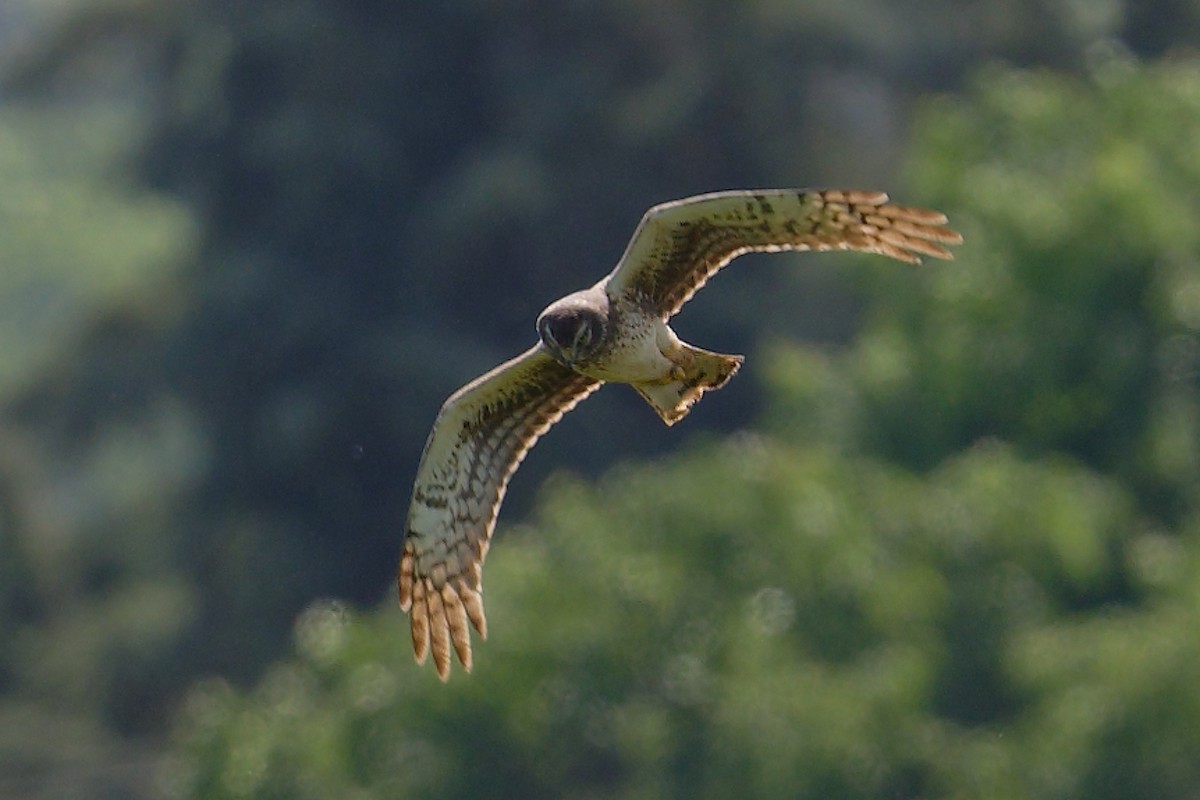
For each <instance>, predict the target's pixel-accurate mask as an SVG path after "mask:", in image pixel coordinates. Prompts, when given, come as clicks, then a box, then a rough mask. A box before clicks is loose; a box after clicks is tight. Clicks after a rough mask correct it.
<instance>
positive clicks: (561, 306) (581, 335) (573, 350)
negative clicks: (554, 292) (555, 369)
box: [537, 298, 605, 367]
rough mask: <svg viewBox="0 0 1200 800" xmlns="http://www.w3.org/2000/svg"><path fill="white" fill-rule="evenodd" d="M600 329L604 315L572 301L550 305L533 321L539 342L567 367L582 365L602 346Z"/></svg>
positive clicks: (581, 303)
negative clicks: (535, 323) (535, 321)
mask: <svg viewBox="0 0 1200 800" xmlns="http://www.w3.org/2000/svg"><path fill="white" fill-rule="evenodd" d="M567 300H570V301H572V302H566V301H567ZM604 330H605V316H604V314H603V313H601V311H600V310H599V309H597V308H595V307H593V306H591V305H589V304H587V303H583V302H579V301H576V300H574V299H573V298H565V299H564V300H560V301H559V302H557V303H553V304H552V305H550V306H549V307H548V308H547V309H546V310H545V311H543V312H542V313H541V314H540V315H538V319H537V332H538V336H540V337H541V339H542V343H543V344H544V345H546V349H547V350H549V351H550V354H551V355H553V356H554V357H555V358H556V359H558V360H559V361H560V362H562V363H563V364H565V365H566V366H568V367H575V366H578V365H580V364H583V363H586V362H587V361H588V360H589V359H590V358H591V357H592V355H594V354H595V353H596V351H597V350H599V348H600V346H601V345H602V344H603V343H604Z"/></svg>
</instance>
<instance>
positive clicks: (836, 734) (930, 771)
mask: <svg viewBox="0 0 1200 800" xmlns="http://www.w3.org/2000/svg"><path fill="white" fill-rule="evenodd" d="M1095 70H1096V71H1095V73H1094V74H1093V75H1092V76H1090V77H1087V78H1062V77H1059V76H1055V75H1051V74H1046V73H1038V72H1014V71H999V70H995V71H992V72H990V73H988V74H986V75H985V76H983V77H982V78H980V79H979V81H978V82H977V84H976V86H975V88H974V90H973V91H972V92H971V94H970V96H969V97H968V98H967V99H949V98H948V99H945V100H943V101H939V102H937V103H933V104H931V105H930V106H929V107H928V108H927V109H926V110H925V111H924V112H923V115H922V119H921V123H920V125H919V126H918V130H919V131H920V132H921V135H922V137H923V139H924V141H926V142H927V144H925V145H923V146H922V147H921V148H919V157H918V158H916V159H915V160H914V161H913V162H912V164H911V170H910V175H911V181H912V183H913V184H914V185H916V186H918V187H919V192H918V193H919V196H920V198H921V200H922V202H929V203H931V204H933V205H936V206H938V207H944V208H947V209H948V210H950V211H951V212H952V214H953V218H954V220H955V223H956V224H960V225H961V226H962V227H963V229H964V233H965V234H966V236H967V244H966V246H965V247H964V248H963V249H962V250H961V251H960V252H959V261H957V262H955V263H954V264H947V265H941V264H939V265H936V266H933V267H925V268H921V269H918V270H908V269H897V268H896V267H895V266H892V265H886V266H878V267H876V268H874V269H872V270H871V272H870V278H869V279H868V280H867V284H868V285H869V286H870V287H871V290H870V293H869V294H870V297H872V298H875V299H874V301H873V302H872V304H871V306H870V308H869V309H868V311H867V318H868V325H867V327H866V329H865V331H864V333H863V335H862V336H861V337H859V338H858V339H857V340H856V341H855V342H854V343H853V344H852V345H851V346H849V347H847V348H845V349H844V350H839V351H834V352H830V351H824V352H823V351H818V350H813V349H808V348H801V347H798V346H796V345H783V344H781V345H778V346H775V347H772V348H765V349H764V350H765V352H763V353H760V356H761V357H759V358H757V359H754V360H752V361H751V362H750V366H749V367H748V369H750V371H751V373H753V367H754V364H758V365H759V368H760V369H764V371H766V372H767V373H768V376H769V379H768V385H769V394H770V397H771V398H772V399H771V402H770V403H769V405H768V413H767V414H766V417H765V420H764V425H763V429H762V431H761V432H760V433H743V434H739V435H734V436H730V437H726V438H723V439H720V440H717V441H709V442H708V443H705V444H701V445H699V446H694V447H692V448H690V449H689V451H688V452H686V453H683V454H678V455H674V456H668V457H663V458H661V459H658V460H656V461H653V462H650V463H646V464H643V465H640V466H626V467H622V468H620V469H617V470H615V471H613V472H611V473H610V474H608V475H607V476H606V477H604V478H603V479H602V480H600V481H598V482H596V483H595V484H589V483H587V482H585V481H582V480H579V479H566V478H562V479H559V480H556V481H553V482H551V484H550V485H548V487H547V488H546V491H545V493H544V495H543V498H542V502H541V504H540V506H539V513H538V515H537V518H536V522H535V524H534V525H532V526H528V527H515V528H514V527H510V528H509V529H508V531H507V535H503V536H502V538H501V541H500V543H499V545H498V546H497V547H496V548H495V549H494V550H493V551H492V554H491V556H490V560H489V563H488V570H487V583H488V602H489V606H490V609H491V613H490V615H489V616H490V622H491V625H490V628H491V632H492V635H493V638H492V640H490V641H489V642H487V643H486V644H484V645H481V646H480V647H479V649H478V652H477V659H476V672H475V674H474V675H472V676H470V677H466V676H462V675H458V676H456V677H455V678H454V680H452V682H451V683H450V684H449V685H448V686H441V685H439V684H438V683H437V681H436V679H435V678H434V677H433V675H432V673H431V671H430V670H429V669H428V668H426V669H424V670H418V669H417V668H415V667H412V666H411V665H407V664H406V661H407V659H408V654H407V643H406V642H404V641H403V637H402V636H398V635H397V628H398V627H399V626H402V624H403V622H402V620H401V619H400V618H399V615H398V614H397V613H396V612H395V611H394V610H391V609H389V610H387V611H385V612H383V613H380V614H376V615H369V616H368V615H356V614H353V613H350V612H348V611H347V610H346V609H345V608H343V607H341V606H339V605H337V604H323V605H318V606H315V607H313V608H312V610H310V611H309V612H308V613H307V614H305V615H304V616H303V617H301V619H300V621H299V622H298V624H297V626H296V646H297V654H296V656H295V657H294V658H293V659H291V660H289V661H287V662H284V663H282V664H280V665H278V666H277V667H276V668H274V669H273V670H272V671H271V673H270V674H269V675H268V676H267V677H266V679H265V680H264V681H263V682H262V683H261V684H260V685H259V686H258V687H257V688H256V689H255V690H254V691H252V692H249V693H241V692H238V691H236V690H233V689H231V688H230V687H229V686H228V685H227V684H225V683H223V682H214V683H211V684H208V685H206V686H204V687H202V688H200V689H198V690H197V691H196V692H195V693H194V695H193V696H192V699H191V701H190V702H189V704H188V706H187V709H186V713H185V715H184V718H183V723H182V725H181V729H180V733H179V737H180V738H179V745H180V752H181V754H182V760H181V762H180V764H179V770H178V771H177V772H175V773H173V774H172V776H171V781H170V782H171V785H172V786H173V788H174V789H175V791H176V793H177V794H178V795H179V796H183V797H196V798H225V797H274V796H288V797H321V796H328V795H330V794H333V795H338V796H359V797H364V798H370V797H394V796H406V797H426V796H428V797H449V798H454V797H468V796H477V795H478V794H479V793H480V792H482V791H485V790H487V789H491V790H493V791H494V790H496V789H497V787H503V789H505V790H506V791H507V792H509V793H512V794H514V795H520V796H527V797H534V798H536V797H580V798H582V797H595V796H618V797H661V796H696V797H708V796H711V797H727V796H729V795H730V794H735V793H736V794H751V795H754V796H763V797H814V798H815V797H822V798H824V797H831V796H836V797H861V798H869V797H946V798H951V797H954V798H970V797H980V798H982V797H988V798H1014V799H1015V798H1047V799H1048V798H1056V800H1061V799H1062V798H1101V799H1102V800H1104V799H1105V798H1113V799H1114V800H1115V799H1116V798H1124V797H1131V796H1133V797H1162V798H1185V797H1191V796H1194V795H1195V794H1196V793H1197V791H1200V762H1197V761H1196V759H1195V757H1194V753H1195V752H1196V751H1197V748H1200V681H1197V680H1196V666H1195V665H1196V664H1197V663H1200V639H1197V637H1196V636H1194V635H1193V632H1194V631H1195V630H1197V629H1200V592H1198V591H1197V587H1198V586H1200V504H1198V503H1197V498H1196V494H1195V491H1194V489H1195V485H1196V483H1195V482H1196V478H1197V473H1196V467H1197V459H1196V458H1195V448H1196V447H1197V439H1196V436H1195V430H1194V420H1195V419H1196V414H1197V411H1198V410H1200V406H1198V403H1200V370H1198V369H1197V364H1200V361H1197V360H1196V359H1197V358H1200V356H1197V355H1196V354H1197V353H1200V347H1197V346H1196V344H1195V337H1196V335H1197V331H1198V330H1200V316H1198V315H1197V314H1196V313H1195V308H1196V307H1197V303H1196V302H1195V301H1196V297H1198V296H1200V294H1197V292H1196V291H1194V288H1195V287H1194V285H1193V284H1196V281H1197V280H1200V278H1198V276H1200V236H1198V235H1197V234H1196V232H1195V230H1194V225H1193V221H1194V219H1195V218H1196V212H1197V210H1198V209H1197V206H1198V204H1200V189H1197V187H1198V186H1200V180H1197V179H1198V178H1200V175H1198V174H1197V172H1198V171H1200V160H1197V157H1196V152H1197V151H1196V149H1195V147H1194V143H1193V135H1192V132H1193V131H1194V130H1195V128H1196V126H1197V124H1200V68H1198V67H1197V66H1196V65H1195V64H1189V63H1178V64H1165V65H1162V66H1158V67H1140V66H1137V65H1135V64H1133V63H1131V62H1128V61H1126V60H1124V59H1122V58H1120V57H1116V58H1113V59H1112V60H1107V61H1103V62H1097V63H1096V65H1095ZM720 397H721V395H714V396H712V398H710V399H706V400H705V403H719V402H720ZM551 436H553V434H551Z"/></svg>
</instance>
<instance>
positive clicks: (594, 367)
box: [577, 308, 675, 383]
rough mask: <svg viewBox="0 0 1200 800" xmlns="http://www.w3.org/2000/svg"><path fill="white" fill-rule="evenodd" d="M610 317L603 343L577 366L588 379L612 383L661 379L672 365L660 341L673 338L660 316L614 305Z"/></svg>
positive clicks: (668, 372) (667, 373)
mask: <svg viewBox="0 0 1200 800" xmlns="http://www.w3.org/2000/svg"><path fill="white" fill-rule="evenodd" d="M615 310H616V311H617V313H614V314H612V316H611V317H610V320H611V323H612V329H611V332H610V334H609V336H608V341H607V342H606V344H605V346H604V347H603V348H601V349H600V350H599V352H597V353H596V356H595V357H594V358H592V359H590V360H589V361H588V363H587V364H586V365H583V364H581V365H579V366H577V369H578V370H579V371H580V372H582V373H583V374H585V375H588V376H589V377H592V378H598V379H599V380H602V381H609V382H613V383H647V382H652V381H660V380H664V379H665V378H666V377H667V376H668V375H669V374H670V372H671V368H672V367H673V366H674V362H672V361H671V360H670V359H669V358H667V356H666V355H664V354H663V349H662V345H663V343H664V342H670V341H674V339H675V337H674V335H672V334H671V333H670V331H669V329H668V328H667V326H666V323H664V322H663V321H662V320H661V319H660V318H658V317H657V316H654V315H651V314H647V313H646V312H644V311H642V310H641V309H638V308H618V309H615Z"/></svg>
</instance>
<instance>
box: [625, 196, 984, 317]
mask: <svg viewBox="0 0 1200 800" xmlns="http://www.w3.org/2000/svg"><path fill="white" fill-rule="evenodd" d="M887 200H888V196H887V194H885V193H884V192H872V191H859V190H844V189H835V190H825V191H809V190H782V189H764V190H759V191H747V192H716V193H713V194H707V195H698V196H696V197H690V198H687V199H685V200H679V201H676V202H673V203H664V204H663V205H660V206H655V207H654V208H652V209H650V210H649V211H647V212H646V214H645V216H644V217H643V218H642V221H641V223H640V224H639V225H638V228H637V231H636V232H635V233H634V236H633V239H632V240H631V241H630V243H629V247H628V249H627V250H626V251H625V255H624V257H622V259H621V261H620V263H619V264H618V265H617V267H616V269H614V270H613V272H612V274H611V275H610V277H609V283H608V292H609V294H610V295H612V296H616V295H619V294H622V293H626V292H628V293H632V294H635V295H638V296H640V297H643V298H645V299H646V301H647V302H648V303H649V304H650V305H651V306H652V307H653V308H654V309H655V310H656V311H657V312H658V313H659V314H661V315H662V316H663V317H664V318H667V317H670V316H672V315H673V314H675V313H676V312H678V311H679V309H680V308H682V307H683V305H684V303H686V302H687V301H688V300H689V299H691V297H692V296H693V295H694V294H695V293H696V291H697V290H698V289H700V287H702V286H703V285H704V284H705V282H707V281H708V279H709V278H711V277H712V276H713V275H714V274H716V273H717V272H718V271H719V270H720V269H721V268H722V267H724V266H725V265H726V264H728V263H729V262H730V261H732V260H733V259H734V258H736V257H738V256H740V255H743V254H745V253H750V252H779V251H781V250H818V251H824V250H859V251H863V252H868V253H878V254H880V255H884V256H888V257H890V258H895V259H898V260H900V261H904V262H907V263H910V264H915V263H919V262H920V256H922V255H925V256H931V257H933V258H944V259H949V258H953V255H952V254H951V253H950V251H949V250H947V249H946V248H945V247H943V246H942V245H944V244H958V243H960V242H961V241H962V236H960V235H959V234H958V233H957V232H955V231H953V230H950V229H949V228H946V227H944V226H945V223H946V216H945V215H944V214H941V213H939V212H937V211H930V210H927V209H923V208H912V207H909V206H901V205H895V204H893V203H889V202H887Z"/></svg>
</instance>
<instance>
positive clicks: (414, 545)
mask: <svg viewBox="0 0 1200 800" xmlns="http://www.w3.org/2000/svg"><path fill="white" fill-rule="evenodd" d="M600 385H601V383H600V381H597V380H595V379H594V378H588V377H586V376H584V375H580V374H578V373H576V372H573V371H572V370H570V369H568V368H567V367H564V366H563V365H561V364H559V363H558V362H557V361H555V360H554V359H553V358H552V357H551V356H550V355H549V354H548V353H547V352H546V351H545V349H544V348H543V347H542V345H540V344H539V345H537V346H536V347H534V348H532V349H530V350H527V351H526V352H524V353H522V354H521V355H519V356H517V357H516V358H514V359H512V360H511V361H508V362H506V363H504V364H501V365H500V366H498V367H496V368H495V369H494V370H492V371H491V372H489V373H487V374H486V375H483V376H481V377H479V378H477V379H475V380H474V381H472V382H471V383H469V384H467V385H466V386H464V387H463V388H461V389H459V390H458V391H457V392H455V393H454V394H453V395H451V397H450V399H448V400H447V401H446V402H445V404H444V405H443V406H442V410H441V411H440V412H439V413H438V417H437V420H436V421H435V422H434V423H433V431H432V432H430V434H429V441H427V442H426V443H425V451H424V453H422V455H421V465H420V466H419V467H418V468H417V479H416V482H415V484H414V485H413V496H412V505H411V506H410V507H409V511H408V525H407V529H406V534H405V539H404V552H403V555H401V557H400V567H399V569H398V570H397V583H398V584H399V590H400V607H401V608H402V609H403V610H405V611H408V612H410V614H411V617H412V619H411V624H412V642H413V651H414V652H415V654H416V657H417V662H418V663H423V662H424V661H425V656H426V654H427V653H428V651H429V650H430V645H431V644H432V650H433V661H434V663H435V664H436V665H437V671H438V677H440V678H441V679H442V680H446V679H447V678H449V676H450V647H451V645H453V646H454V649H455V651H456V652H457V653H458V658H459V661H461V662H462V664H463V666H464V667H465V668H466V669H467V670H470V669H471V636H470V631H469V629H468V624H467V623H468V620H469V621H470V623H471V624H472V625H474V626H475V629H476V630H477V631H479V634H480V635H481V636H484V637H486V636H487V620H486V619H485V617H484V614H483V600H482V597H481V592H482V583H481V575H482V568H483V559H484V556H485V555H486V554H487V550H488V543H489V541H490V539H491V536H492V528H493V527H494V526H495V524H496V514H497V512H498V511H499V510H500V502H501V501H502V500H503V499H504V490H505V488H506V487H507V485H508V479H509V478H510V477H511V476H512V474H513V472H514V471H516V469H517V465H518V464H520V463H521V459H522V458H524V457H525V453H526V452H527V451H528V450H529V448H530V447H532V446H533V443H534V442H536V441H537V439H538V437H539V436H541V435H542V434H543V433H545V432H546V430H547V429H549V428H550V426H551V425H553V424H554V423H555V422H558V420H559V419H560V418H561V417H562V415H563V414H565V413H566V412H568V411H570V410H571V409H572V408H574V407H575V404H576V403H578V402H579V401H580V400H582V399H583V398H585V397H587V396H588V395H589V394H591V393H592V392H593V391H595V390H596V389H598V388H599V387H600Z"/></svg>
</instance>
